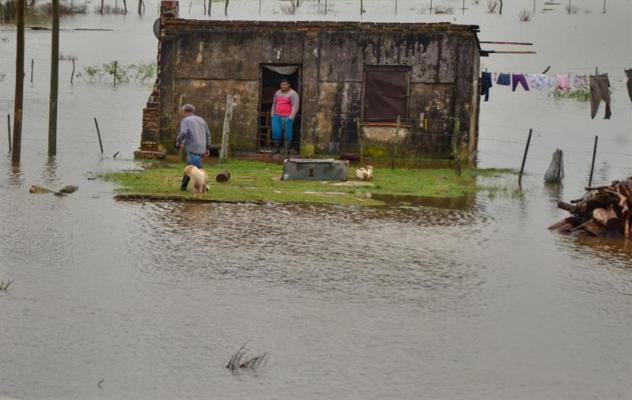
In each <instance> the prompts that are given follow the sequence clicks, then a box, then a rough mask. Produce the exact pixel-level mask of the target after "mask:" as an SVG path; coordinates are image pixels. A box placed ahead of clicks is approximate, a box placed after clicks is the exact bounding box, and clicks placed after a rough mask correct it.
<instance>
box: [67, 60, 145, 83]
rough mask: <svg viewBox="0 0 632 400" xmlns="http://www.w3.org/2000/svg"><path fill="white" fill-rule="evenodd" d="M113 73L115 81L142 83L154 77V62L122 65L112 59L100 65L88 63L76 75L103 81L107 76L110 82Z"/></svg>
mask: <svg viewBox="0 0 632 400" xmlns="http://www.w3.org/2000/svg"><path fill="white" fill-rule="evenodd" d="M115 74H116V82H117V83H130V82H132V81H134V82H138V83H143V82H145V81H147V80H153V79H154V78H155V77H156V62H150V63H142V62H141V63H138V64H129V65H123V64H118V63H117V62H116V61H112V62H110V63H106V64H101V65H88V66H86V67H83V69H82V70H81V71H80V72H79V73H78V74H77V77H78V78H84V79H86V80H87V81H89V82H103V79H104V78H106V77H107V78H108V82H110V81H113V80H114V75H115Z"/></svg>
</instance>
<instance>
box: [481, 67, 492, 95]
mask: <svg viewBox="0 0 632 400" xmlns="http://www.w3.org/2000/svg"><path fill="white" fill-rule="evenodd" d="M492 86H493V85H492V73H491V72H483V75H482V76H481V96H483V95H485V101H489V89H491V87H492Z"/></svg>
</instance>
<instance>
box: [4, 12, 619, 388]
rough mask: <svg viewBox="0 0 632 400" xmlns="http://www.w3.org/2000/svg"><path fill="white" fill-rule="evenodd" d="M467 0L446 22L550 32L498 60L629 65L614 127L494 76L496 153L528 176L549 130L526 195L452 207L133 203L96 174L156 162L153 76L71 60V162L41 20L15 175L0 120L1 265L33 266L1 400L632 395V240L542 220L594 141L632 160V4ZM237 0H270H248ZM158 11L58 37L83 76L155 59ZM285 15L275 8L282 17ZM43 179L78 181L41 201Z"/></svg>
mask: <svg viewBox="0 0 632 400" xmlns="http://www.w3.org/2000/svg"><path fill="white" fill-rule="evenodd" d="M251 3H252V2H251ZM302 3H303V4H304V6H301V7H305V8H304V9H299V11H300V12H302V13H304V14H303V16H302V17H303V18H309V17H310V15H311V18H316V15H315V14H313V13H312V14H310V13H311V12H312V11H313V10H315V8H316V7H317V2H316V1H315V0H314V1H307V0H306V1H305V2H302ZM387 3H388V2H378V1H371V0H365V7H366V8H367V9H368V11H367V14H365V15H364V16H363V18H365V19H370V18H375V19H380V18H381V19H384V18H387V16H386V14H385V11H384V10H386V8H387V6H385V5H384V4H387ZM413 3H414V4H413ZM418 3H419V2H413V1H410V2H407V1H405V0H400V1H399V7H400V10H404V11H406V12H405V16H402V17H401V18H402V19H409V20H412V19H414V18H417V17H416V15H417V14H415V13H417V11H415V10H417V9H416V8H415V7H417V5H416V4H418ZM467 3H468V4H467V6H468V7H469V10H467V11H466V14H465V15H464V16H463V15H461V10H457V14H456V15H454V16H441V17H440V16H437V17H436V20H452V19H454V18H456V20H457V22H467V23H479V24H480V25H481V26H482V32H481V37H482V39H484V40H514V41H533V42H534V43H536V50H537V52H538V54H537V55H533V56H501V55H497V56H494V57H492V58H489V59H484V60H483V67H486V68H488V69H489V70H491V71H494V72H496V71H506V72H541V71H542V70H543V69H544V68H545V67H546V66H547V65H551V66H552V69H551V71H552V73H553V74H555V73H569V72H571V73H574V74H575V73H590V72H591V71H593V70H594V68H595V66H599V69H600V71H603V72H610V73H611V82H612V83H613V118H612V119H611V120H610V121H605V120H603V119H600V118H597V119H595V120H591V119H590V117H589V115H588V105H587V103H580V102H575V101H572V100H556V99H554V98H552V97H549V96H547V93H546V92H543V91H536V90H533V91H531V92H529V93H523V92H516V93H512V92H511V91H510V90H505V88H499V87H496V86H495V87H494V88H493V89H492V94H491V99H490V102H488V103H484V104H482V110H481V134H480V135H481V138H480V144H479V145H480V146H479V147H480V154H479V163H480V165H481V166H483V167H498V168H517V167H519V165H520V162H521V158H522V150H523V144H524V142H525V140H526V134H527V130H528V128H534V130H535V133H534V138H533V140H532V148H531V150H530V152H529V158H528V160H527V168H526V172H527V175H526V176H525V178H524V180H523V188H522V190H519V189H518V187H517V182H516V181H517V177H516V176H514V175H505V176H503V177H501V178H479V179H482V180H481V183H482V184H484V185H485V186H488V187H493V190H490V191H485V192H480V193H478V194H476V195H474V196H472V197H470V198H466V199H460V200H456V201H454V203H452V204H450V203H447V202H445V201H436V200H432V201H430V200H428V199H424V200H423V201H417V199H401V198H393V199H390V200H392V201H393V206H392V207H380V208H360V207H346V206H345V207H339V206H322V205H303V206H300V205H287V206H284V205H248V204H181V203H177V204H174V203H168V202H163V203H150V202H121V201H115V200H114V199H113V189H114V186H113V185H112V184H111V183H107V182H104V181H102V180H99V179H96V180H94V179H92V178H94V177H95V176H97V175H99V174H102V173H104V172H109V171H116V170H123V169H133V168H137V165H136V164H135V163H134V161H133V160H132V159H131V157H132V153H133V151H134V149H136V147H137V145H138V143H139V136H140V123H141V109H142V107H143V104H144V102H145V101H146V100H147V97H148V95H149V92H150V89H151V85H149V84H129V85H121V86H119V87H117V88H115V89H114V88H112V87H111V86H110V85H109V84H107V83H86V82H85V81H78V82H76V83H75V84H74V85H73V86H71V85H70V83H69V82H67V80H69V77H70V69H71V65H70V64H69V63H68V62H63V63H62V65H61V76H63V77H68V79H65V78H64V79H63V82H62V83H61V85H60V118H59V119H60V121H59V126H60V129H59V132H60V133H59V146H58V147H59V155H58V157H57V158H56V159H54V160H48V159H47V157H46V127H47V112H48V111H47V110H48V104H47V98H48V82H47V80H48V70H47V64H48V57H49V55H48V54H49V52H48V49H49V47H48V46H49V39H50V36H49V33H48V32H45V31H29V32H28V33H27V60H30V59H31V58H34V59H35V71H34V72H35V79H34V82H33V84H31V83H30V82H29V79H28V78H29V76H28V75H29V72H27V82H26V85H25V87H26V92H25V120H24V142H23V162H22V164H21V165H20V167H19V168H14V167H12V166H11V163H10V157H9V154H8V152H7V147H6V138H5V136H6V131H5V130H4V128H2V129H1V130H0V132H2V134H0V138H3V139H2V140H0V280H5V281H6V280H7V279H12V280H14V283H13V284H12V285H11V287H10V288H9V290H8V291H7V292H0V398H2V396H7V397H10V398H16V399H121V398H134V399H152V400H153V399H173V398H189V399H208V398H228V399H232V398H244V399H251V398H253V399H254V398H257V399H259V398H262V399H271V398H274V399H338V398H344V399H363V400H364V399H385V398H389V399H390V398H394V399H433V400H436V399H464V398H467V399H481V400H482V399H525V400H526V399H543V398H549V399H573V400H577V399H595V398H597V399H627V398H630V397H631V396H632V381H631V380H630V376H632V261H631V258H630V257H631V253H630V249H629V248H626V246H625V245H624V243H623V242H621V241H613V240H595V239H591V238H585V237H575V236H564V235H557V234H553V233H551V232H549V231H547V230H546V227H547V226H548V225H550V224H551V223H552V222H555V221H557V220H559V219H560V218H562V217H563V216H564V213H563V212H561V211H560V210H558V209H557V208H556V206H555V204H556V202H557V201H558V200H559V199H566V200H568V199H570V198H576V197H578V196H579V195H581V194H582V187H583V186H584V185H586V183H587V179H588V172H589V168H590V156H591V154H590V153H591V150H592V143H593V142H592V140H593V136H594V135H596V134H598V135H599V137H600V139H599V146H600V147H599V153H598V156H597V164H596V171H595V179H594V181H595V182H597V183H600V182H607V181H609V180H612V179H619V178H621V177H624V176H628V175H632V165H631V164H630V161H631V160H632V159H631V156H632V139H631V138H632V136H631V133H632V132H631V131H630V127H632V103H631V102H630V101H629V99H628V98H627V93H626V91H625V87H624V86H623V84H624V83H623V67H627V68H629V67H632V65H626V63H627V64H629V63H630V62H632V54H631V50H630V47H629V39H631V38H632V35H631V33H632V32H631V29H632V28H630V27H631V26H632V24H630V22H631V21H630V18H631V16H632V12H631V11H632V9H631V7H632V6H631V5H630V3H629V2H627V0H620V1H615V0H610V1H608V12H607V14H602V13H601V2H596V3H599V4H596V3H595V2H587V1H584V2H581V1H579V0H577V1H576V2H575V1H574V4H575V3H576V4H578V5H579V6H580V7H581V11H580V12H579V13H578V14H575V15H566V14H565V13H564V12H563V9H562V6H558V7H559V9H557V8H556V9H555V10H553V11H547V12H544V11H540V9H541V8H542V7H543V5H541V4H538V12H537V13H536V16H535V17H534V19H533V20H532V21H531V22H530V23H528V24H520V23H519V22H518V18H517V14H518V12H519V10H520V9H522V8H530V7H531V4H532V2H531V0H529V1H523V2H522V3H520V2H512V4H508V5H506V11H505V13H504V15H503V16H502V17H500V16H497V15H488V14H486V12H485V9H486V5H485V4H483V3H484V2H481V4H479V5H478V6H477V5H474V4H473V3H472V4H470V2H467ZM506 3H507V2H506ZM538 3H540V2H538ZM231 4H232V5H231V7H235V8H234V10H242V11H243V12H244V13H245V14H246V15H245V16H246V17H252V16H253V13H255V14H256V7H254V8H253V7H249V8H245V7H244V6H245V4H246V2H245V1H239V0H232V1H231ZM354 4H355V3H352V2H344V1H336V0H329V7H331V10H330V11H329V13H328V15H327V16H323V15H318V18H320V17H323V18H325V17H326V18H339V19H340V18H343V15H342V13H343V12H344V11H345V10H346V9H345V7H348V9H349V10H351V7H355V5H354ZM446 4H451V5H453V6H455V7H460V5H461V2H460V1H458V2H448V1H446ZM216 5H217V4H214V6H216ZM387 5H388V4H387ZM92 6H94V4H92ZM251 6H252V4H251ZM155 7H156V3H155V2H150V3H149V4H148V14H147V15H146V16H145V17H144V18H142V19H139V18H138V17H137V16H135V15H131V14H130V15H128V16H127V17H122V16H118V17H117V16H109V17H103V18H101V17H98V16H94V15H89V16H81V17H72V18H65V19H63V21H62V25H63V26H65V27H69V28H73V27H100V28H112V29H114V31H112V32H76V31H63V32H62V34H61V40H62V42H61V43H62V44H61V51H62V53H65V54H72V55H76V56H77V57H78V65H77V66H78V68H83V67H84V66H86V65H92V64H101V63H105V62H109V61H111V60H114V59H118V60H119V62H121V63H123V64H130V63H137V62H139V61H149V60H151V59H152V58H153V57H154V56H155V46H156V41H155V39H154V38H153V36H152V33H151V24H152V23H153V19H154V18H155V15H156V8H155ZM240 7H242V8H240ZM279 7H280V6H279V2H277V1H274V2H268V1H265V2H264V10H266V16H267V17H269V18H287V16H286V15H285V14H283V12H282V11H280V8H279ZM380 7H381V8H380ZM215 8H217V9H219V7H215ZM215 8H214V10H215ZM587 8H588V9H591V12H590V13H586V12H585V10H586V9H587ZM192 10H193V11H192V16H193V15H195V13H200V12H201V4H199V3H197V2H196V3H194V4H193V9H192ZM253 10H254V11H253ZM275 10H279V11H275ZM303 10H305V11H303ZM411 10H412V11H411ZM187 11H188V4H183V5H181V12H182V13H183V14H184V16H187ZM404 11H400V13H404ZM214 12H215V11H214ZM235 12H237V11H235ZM350 12H351V11H349V13H350ZM299 14H300V13H299ZM349 15H352V14H349ZM349 18H357V16H355V14H353V15H352V16H351V17H349ZM419 18H420V19H421V20H424V21H427V20H430V18H431V17H428V16H427V15H422V16H420V17H419ZM432 18H435V17H432ZM4 38H6V41H5V40H3V39H4ZM14 46H15V32H14V30H12V28H11V27H10V26H7V25H0V74H4V78H2V79H0V116H2V120H3V121H5V119H4V118H5V117H4V115H5V114H7V113H10V112H12V111H11V110H12V93H13V62H14ZM27 65H29V62H27ZM0 76H1V75H0ZM93 117H97V118H98V119H99V123H100V127H101V131H102V134H103V140H104V147H105V155H104V156H103V157H101V156H100V154H99V147H98V142H97V139H96V133H95V131H94V125H93V124H94V123H93V120H92V118H93ZM5 125H6V121H5V122H4V123H3V124H1V125H0V126H2V127H4V126H5ZM556 147H560V148H562V149H563V150H564V151H565V160H566V178H565V180H564V183H563V184H562V185H558V186H544V184H543V174H544V172H545V171H546V168H547V167H548V163H549V161H550V157H551V155H552V153H553V151H554V150H555V148H556ZM116 152H120V155H119V156H118V158H117V159H114V158H113V157H112V155H113V154H114V153H116ZM377 172H378V173H379V170H378V171H377ZM32 184H38V185H42V186H47V187H50V188H54V189H58V188H60V187H62V186H64V185H66V184H76V185H78V186H79V190H78V191H77V192H75V193H73V194H71V195H69V196H66V197H56V196H53V195H47V194H43V195H34V194H29V193H28V188H29V186H30V185H32ZM211 196H212V191H211ZM246 342H247V343H248V345H247V347H248V352H249V354H256V353H263V352H267V353H268V356H269V359H268V363H267V364H266V365H265V367H263V368H261V369H260V370H258V371H257V372H242V373H239V374H231V373H230V372H229V371H228V370H226V369H225V368H224V364H225V362H226V361H227V360H228V359H229V358H230V356H231V355H232V354H233V353H234V352H235V351H236V350H237V349H238V348H239V347H240V346H241V345H242V344H244V343H246Z"/></svg>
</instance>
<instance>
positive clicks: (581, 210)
mask: <svg viewBox="0 0 632 400" xmlns="http://www.w3.org/2000/svg"><path fill="white" fill-rule="evenodd" d="M557 207H558V208H560V209H562V210H565V211H568V212H569V213H570V214H571V216H570V217H568V218H565V219H563V220H561V221H558V222H556V223H555V224H553V225H551V226H550V227H549V230H552V231H556V232H561V233H572V232H586V233H588V234H590V235H592V236H605V235H615V236H619V235H623V236H624V237H625V238H626V239H628V238H630V236H631V234H632V232H630V228H631V227H632V224H631V223H630V218H631V217H632V216H631V215H630V209H632V177H630V178H628V179H626V180H624V181H614V182H612V184H610V185H607V186H597V187H587V188H586V193H585V194H584V195H583V196H582V197H581V198H579V199H576V200H571V201H570V203H566V202H563V201H560V202H558V203H557Z"/></svg>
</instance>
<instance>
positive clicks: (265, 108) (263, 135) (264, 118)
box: [257, 64, 303, 153]
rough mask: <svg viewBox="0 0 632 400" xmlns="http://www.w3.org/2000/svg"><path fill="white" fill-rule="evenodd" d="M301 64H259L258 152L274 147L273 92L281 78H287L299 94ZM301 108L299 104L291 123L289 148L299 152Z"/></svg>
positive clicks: (277, 87)
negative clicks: (271, 112)
mask: <svg viewBox="0 0 632 400" xmlns="http://www.w3.org/2000/svg"><path fill="white" fill-rule="evenodd" d="M301 72H302V71H301V66H300V65H288V64H262V65H261V91H260V93H261V97H260V98H259V126H258V138H257V148H258V149H259V151H260V152H271V151H272V150H273V148H274V141H273V140H272V118H271V117H270V111H272V101H273V100H274V94H275V93H276V91H277V90H279V84H280V83H281V80H283V79H287V80H288V81H289V82H290V85H291V87H292V89H294V91H296V93H298V95H299V99H300V100H302V96H301V86H302V85H301V78H302V75H301ZM300 100H299V101H300ZM302 108H303V107H301V106H299V109H298V113H297V114H296V117H295V118H294V123H293V124H292V143H290V149H291V150H293V152H296V153H299V152H300V147H301V113H302Z"/></svg>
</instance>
